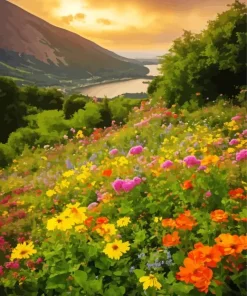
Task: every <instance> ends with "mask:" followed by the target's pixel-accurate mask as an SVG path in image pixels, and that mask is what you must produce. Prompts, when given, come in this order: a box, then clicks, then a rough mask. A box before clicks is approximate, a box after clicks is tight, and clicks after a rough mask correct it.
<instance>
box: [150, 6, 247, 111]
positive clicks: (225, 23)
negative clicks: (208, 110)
mask: <svg viewBox="0 0 247 296" xmlns="http://www.w3.org/2000/svg"><path fill="white" fill-rule="evenodd" d="M246 11H247V10H246V5H245V4H243V3H240V2H239V1H235V3H234V4H232V5H231V6H230V9H229V10H227V11H225V12H223V13H221V14H219V15H218V16H217V18H216V19H215V20H214V21H210V22H209V23H208V27H207V29H206V30H204V31H202V33H201V34H193V33H191V32H188V31H184V34H183V36H182V37H180V38H178V39H176V40H175V41H174V42H173V45H172V47H171V49H170V50H169V53H168V54H167V55H165V56H164V57H163V58H162V67H161V72H162V74H163V76H162V77H161V79H159V78H156V79H155V81H154V82H153V83H151V84H150V87H149V93H150V94H153V93H155V95H156V96H162V97H163V99H164V100H166V101H167V103H168V105H169V106H171V105H172V104H174V103H178V104H179V105H183V104H184V103H185V102H187V101H189V100H190V99H192V96H195V94H196V93H198V94H200V95H199V96H198V97H197V100H198V99H200V102H199V105H201V104H205V103H206V102H209V101H213V100H215V98H216V97H218V96H219V95H220V94H224V95H226V97H228V98H235V97H236V95H237V94H238V93H239V90H238V88H239V86H242V85H244V84H245V83H246V82H245V80H246V57H245V53H246V36H247V34H246V19H247V18H246ZM235 102H237V101H235Z"/></svg>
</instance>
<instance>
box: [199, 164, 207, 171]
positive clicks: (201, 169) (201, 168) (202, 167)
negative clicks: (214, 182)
mask: <svg viewBox="0 0 247 296" xmlns="http://www.w3.org/2000/svg"><path fill="white" fill-rule="evenodd" d="M206 169H207V167H206V166H205V165H200V166H199V168H198V169H197V170H198V171H205V170H206Z"/></svg>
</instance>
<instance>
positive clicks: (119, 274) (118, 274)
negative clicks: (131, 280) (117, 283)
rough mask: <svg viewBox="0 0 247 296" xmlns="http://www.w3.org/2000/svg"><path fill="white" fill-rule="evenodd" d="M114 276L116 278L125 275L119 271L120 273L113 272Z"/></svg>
mask: <svg viewBox="0 0 247 296" xmlns="http://www.w3.org/2000/svg"><path fill="white" fill-rule="evenodd" d="M113 274H114V275H116V276H121V275H122V274H123V272H122V271H120V270H118V271H115V272H113Z"/></svg>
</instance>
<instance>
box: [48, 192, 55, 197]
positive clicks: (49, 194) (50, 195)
mask: <svg viewBox="0 0 247 296" xmlns="http://www.w3.org/2000/svg"><path fill="white" fill-rule="evenodd" d="M55 194H56V191H55V190H48V191H46V195H47V196H48V197H52V196H53V195H55Z"/></svg>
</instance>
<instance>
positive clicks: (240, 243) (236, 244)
mask: <svg viewBox="0 0 247 296" xmlns="http://www.w3.org/2000/svg"><path fill="white" fill-rule="evenodd" d="M243 237H244V236H242V238H240V237H239V236H237V235H231V234H229V233H222V234H220V235H219V236H218V237H217V238H216V239H215V241H216V244H217V246H218V247H219V250H220V252H221V253H222V254H223V255H233V254H239V253H241V252H242V251H243V250H244V249H245V247H246V245H245V243H246V239H245V238H243Z"/></svg>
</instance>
